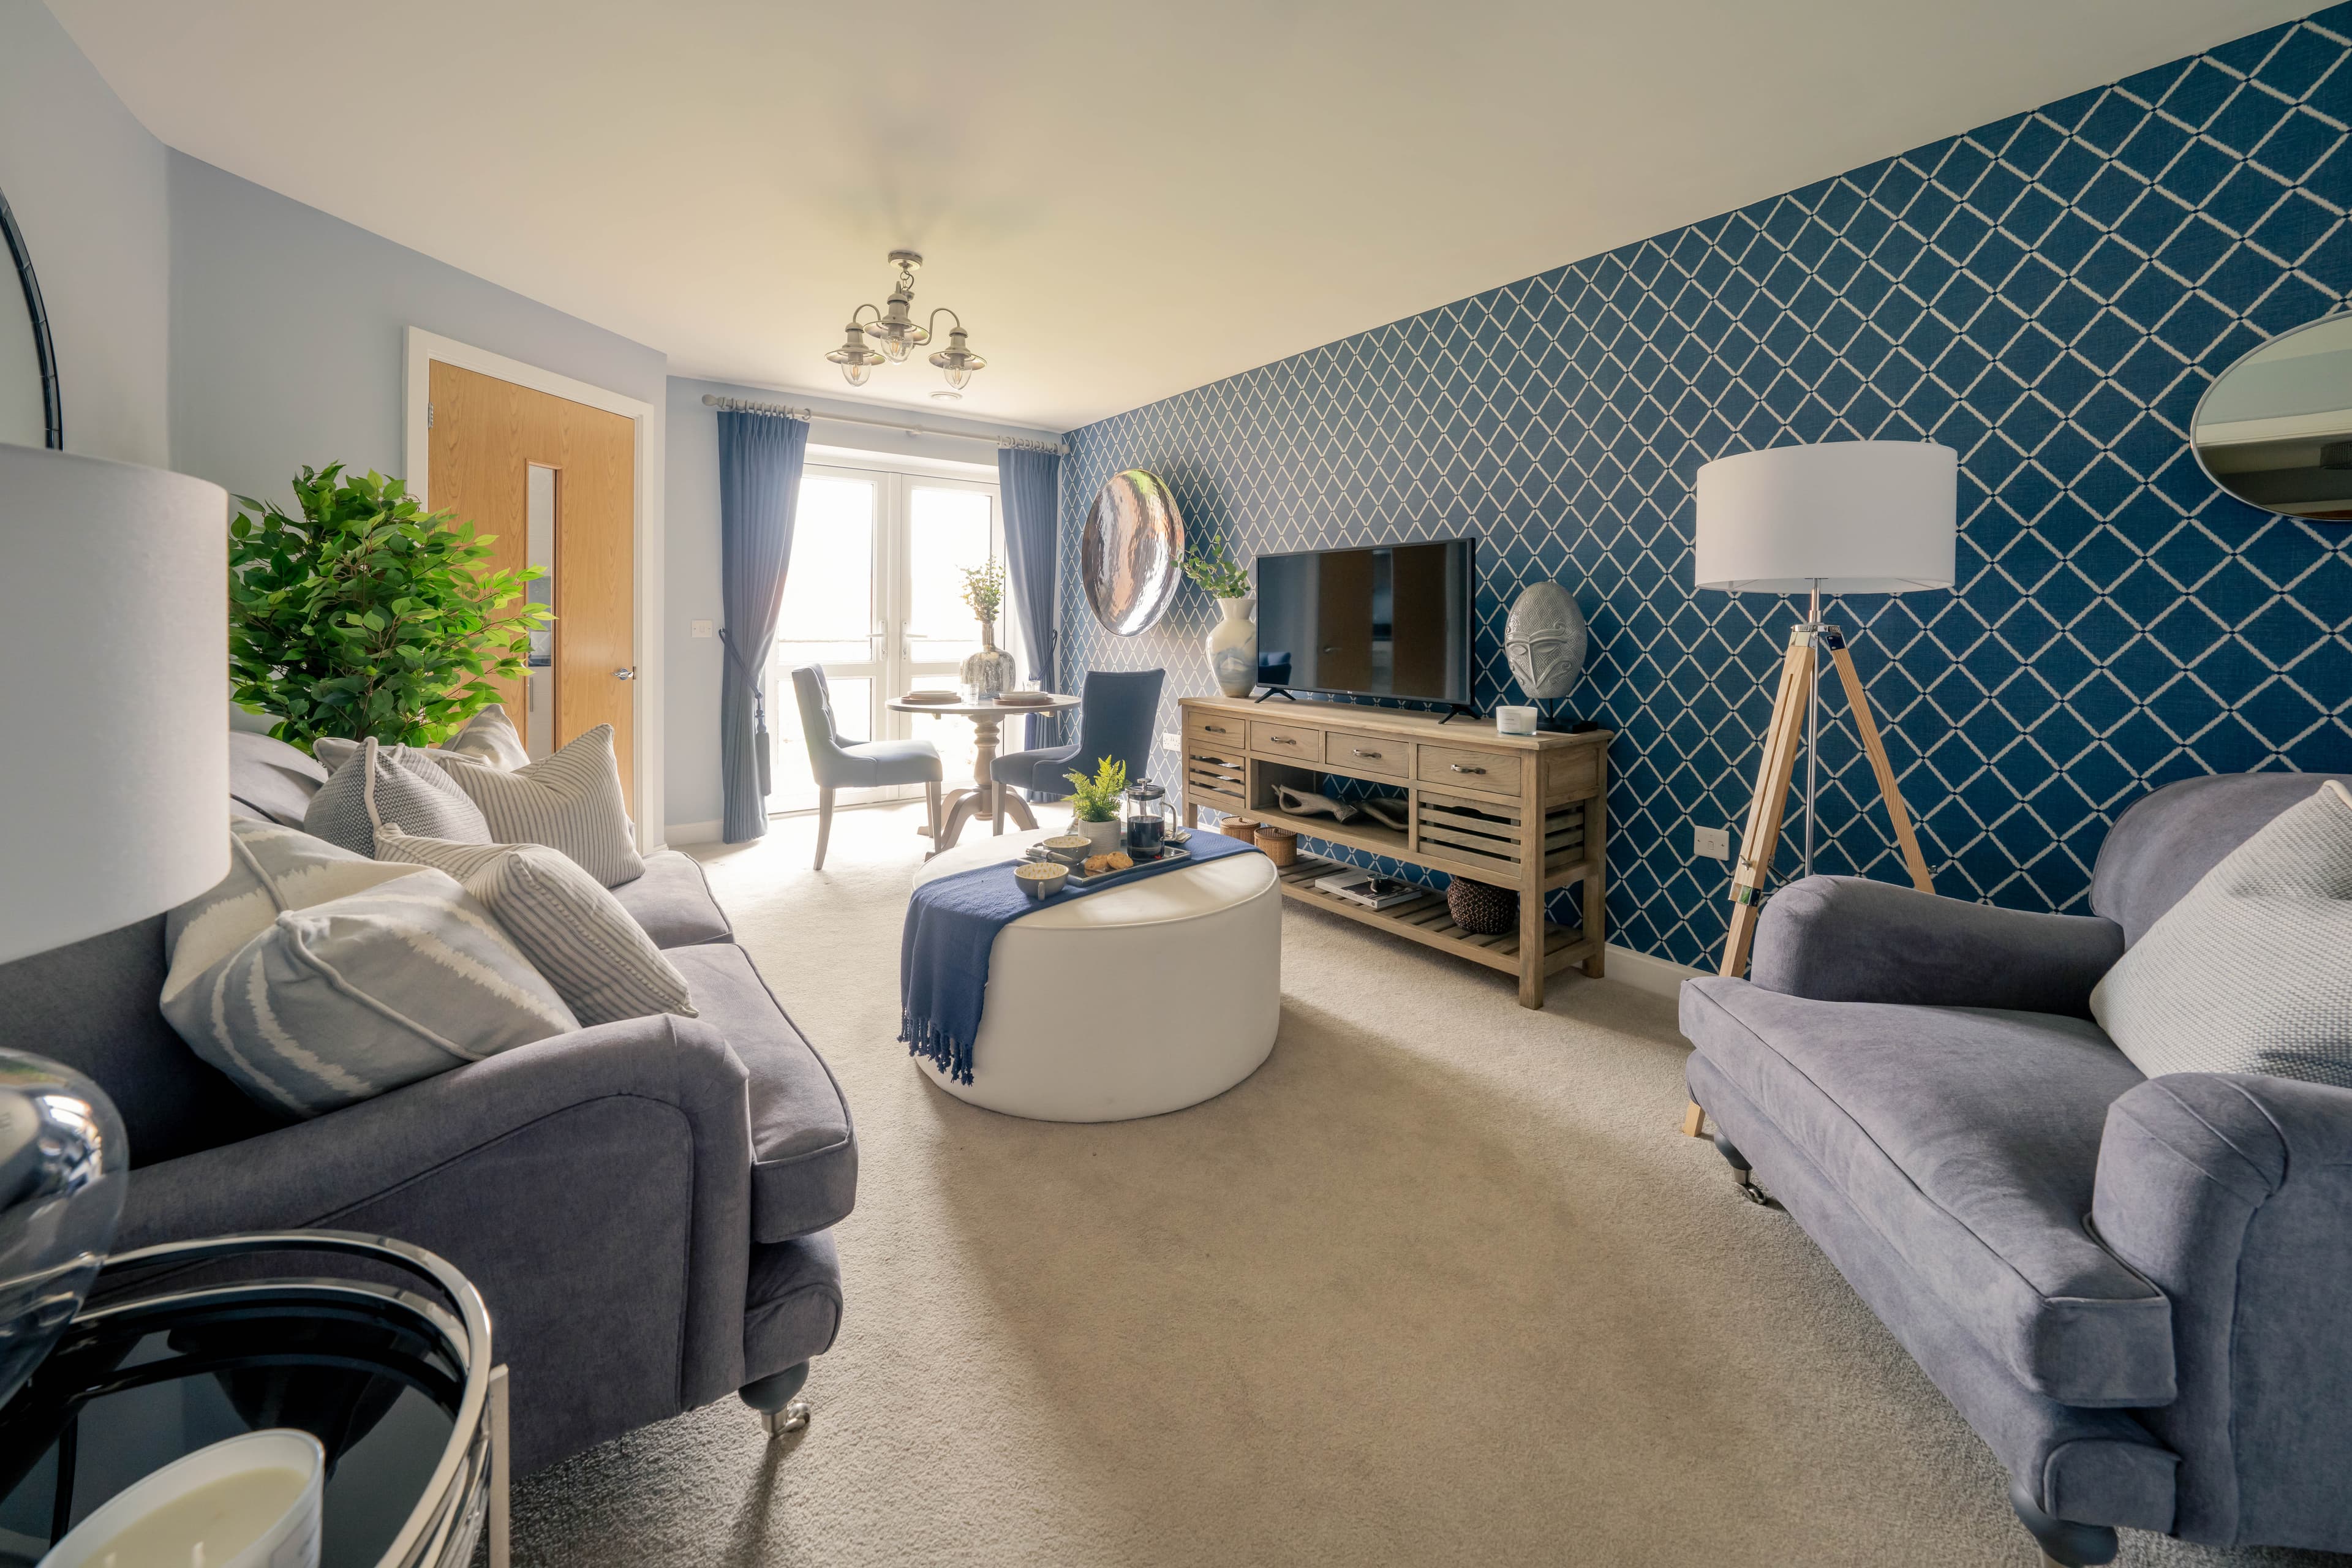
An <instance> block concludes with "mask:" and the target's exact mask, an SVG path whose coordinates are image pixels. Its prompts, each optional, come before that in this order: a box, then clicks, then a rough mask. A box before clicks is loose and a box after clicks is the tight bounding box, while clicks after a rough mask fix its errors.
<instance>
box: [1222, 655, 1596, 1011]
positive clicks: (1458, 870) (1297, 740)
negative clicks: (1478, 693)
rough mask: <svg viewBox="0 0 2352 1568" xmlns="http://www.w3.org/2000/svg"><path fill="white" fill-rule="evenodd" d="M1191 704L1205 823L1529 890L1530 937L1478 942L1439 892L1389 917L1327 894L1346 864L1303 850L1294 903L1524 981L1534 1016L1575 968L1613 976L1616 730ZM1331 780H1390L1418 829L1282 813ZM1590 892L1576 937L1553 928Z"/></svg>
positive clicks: (1524, 1000)
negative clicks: (1232, 820) (1610, 828)
mask: <svg viewBox="0 0 2352 1568" xmlns="http://www.w3.org/2000/svg"><path fill="white" fill-rule="evenodd" d="M1179 706H1180V707H1181V708H1182V709H1183V710H1184V821H1185V824H1186V826H1199V825H1200V821H1201V810H1202V807H1204V806H1205V807H1207V808H1209V809H1210V810H1212V811H1217V812H1222V813H1224V814H1225V815H1227V816H1249V817H1255V819H1256V820H1258V821H1260V822H1272V823H1278V824H1279V825H1281V826H1284V827H1287V828H1289V829H1291V830H1292V831H1293V832H1295V833H1297V834H1299V835H1300V836H1301V837H1309V838H1319V839H1322V840H1324V841H1325V842H1326V843H1330V844H1340V845H1345V846H1347V847H1349V848H1351V849H1363V850H1369V851H1370V852H1371V853H1372V854H1375V855H1385V856H1387V857H1388V858H1390V859H1392V860H1399V861H1402V862H1403V863H1404V864H1406V865H1408V866H1419V867H1423V868H1427V869H1429V870H1433V871H1444V872H1446V873H1448V874H1449V875H1453V876H1459V877H1468V878H1471V879H1474V880H1476V881H1481V882H1490V883H1493V884H1495V885H1496V886H1498V887H1506V888H1516V889H1518V893H1519V929H1518V930H1517V931H1516V932H1514V933H1508V934H1506V935H1502V936H1477V935H1474V934H1473V933H1471V932H1469V931H1464V930H1463V929H1462V928H1461V927H1459V926H1457V925H1455V924H1454V921H1453V919H1452V918H1451V917H1450V916H1449V915H1448V914H1447V912H1446V908H1445V899H1444V895H1442V894H1438V893H1426V894H1423V896H1422V897H1420V898H1417V899H1414V900H1412V901H1410V902H1408V903H1402V904H1394V905H1391V906H1390V907H1389V908H1387V909H1385V910H1368V909H1366V908H1364V907H1363V906H1362V905H1361V904H1355V903H1350V902H1349V901H1348V900H1345V899H1337V898H1333V897H1332V896H1331V895H1330V894H1328V893H1325V892H1321V891H1319V890H1318V889H1317V888H1316V886H1315V882H1316V879H1318V878H1321V877H1328V876H1329V875H1331V874H1332V873H1333V872H1334V871H1338V870H1342V869H1345V868H1343V867H1340V866H1338V865H1335V864H1334V863H1333V862H1331V861H1328V860H1320V859H1317V858H1314V857H1312V856H1308V855H1305V854H1302V855H1300V856H1299V858H1298V863H1297V865H1296V866H1291V867H1286V868H1284V870H1283V873H1282V891H1283V893H1284V895H1285V896H1286V897H1287V898H1293V899H1297V900H1299V901H1300V902H1301V903H1307V904H1313V905H1315V906H1316V907H1317V908H1318V909H1325V910H1330V911H1332V912H1333V913H1334V914H1341V915H1345V916H1347V917H1348V918H1349V920H1353V921H1363V922H1364V923H1365V924H1366V925H1369V926H1377V927H1379V928H1380V929H1381V930H1382V931H1394V932H1395V933H1396V934H1397V935H1399V936H1402V937H1407V938H1410V939H1411V940H1412V941H1414V942H1420V943H1422V944H1423V946H1426V947H1433V948H1435V949H1437V950H1438V951H1439V952H1451V953H1455V954H1458V955H1459V956H1461V957H1463V958H1466V959H1469V960H1471V961H1472V962H1473V963H1483V964H1485V965H1486V966H1487V967H1488V968H1490V969H1499V970H1502V971H1504V972H1505V973H1510V974H1516V975H1517V976H1518V980H1519V1005H1521V1006H1522V1007H1540V1006H1542V1005H1543V998H1544V977H1545V976H1546V975H1549V974H1557V973H1559V972H1560V971H1561V970H1563V969H1566V968H1568V967H1569V966H1570V965H1571V964H1581V965H1583V967H1584V973H1587V974H1590V975H1592V976H1594V977H1595V978H1598V977H1599V976H1600V974H1601V964H1602V962H1603V958H1602V953H1603V944H1604V943H1605V942H1606V941H1607V913H1606V906H1607V876H1606V868H1605V865H1604V862H1603V858H1602V856H1603V850H1604V848H1605V845H1606V835H1607V814H1606V806H1605V805H1604V802H1605V801H1606V799H1607V795H1608V788H1609V742H1610V740H1611V739H1612V735H1611V732H1610V731H1605V730H1601V731H1593V732H1592V733H1591V734H1585V735H1549V734H1546V735H1504V734H1498V733H1496V730H1495V726H1494V724H1493V723H1492V722H1491V721H1478V720H1467V721H1465V720H1458V719H1457V720H1454V721H1452V722H1441V721H1439V720H1438V718H1437V716H1436V715H1434V714H1432V713H1420V712H1412V711H1407V710H1401V709H1394V708H1371V707H1366V706H1363V705H1361V704H1357V703H1345V702H1281V701H1276V702H1268V703H1258V702H1253V701H1251V700H1249V699H1247V698H1241V697H1187V698H1185V699H1184V700H1182V701H1181V703H1180V704H1179ZM1323 774H1331V775H1334V776H1337V777H1340V778H1347V779H1355V780H1360V781H1362V782H1364V783H1367V784H1376V785H1386V786H1389V789H1388V791H1387V792H1384V793H1393V794H1394V795H1397V796H1398V797H1399V798H1400V799H1401V801H1402V804H1403V806H1404V815H1405V821H1406V823H1407V825H1408V826H1407V827H1406V828H1405V830H1404V831H1402V832H1399V831H1397V830H1396V829H1394V828H1390V827H1384V826H1381V824H1379V823H1377V822H1374V821H1372V820H1371V819H1370V817H1368V816H1359V817H1358V818H1356V820H1355V821H1353V822H1350V823H1348V824H1346V825H1345V826H1342V825H1341V824H1339V823H1336V822H1334V821H1332V820H1331V819H1330V818H1329V817H1328V816H1293V815H1291V814H1290V813H1287V812H1285V811H1283V810H1282V809H1281V808H1280V807H1279V806H1277V805H1276V797H1275V793H1274V792H1275V789H1276V786H1277V785H1288V786H1289V787H1291V788H1293V789H1304V790H1307V791H1309V792H1310V793H1311V792H1314V791H1317V790H1318V789H1320V788H1321V776H1320V775H1323ZM1578 882H1581V883H1583V884H1584V923H1583V924H1582V925H1581V926H1580V927H1576V928H1567V927H1561V926H1556V925H1554V924H1552V923H1551V922H1550V921H1548V920H1546V919H1545V918H1544V895H1545V894H1547V893H1549V892H1551V891H1552V890H1553V889H1559V888H1566V887H1570V886H1572V885H1573V884H1575V883H1578Z"/></svg>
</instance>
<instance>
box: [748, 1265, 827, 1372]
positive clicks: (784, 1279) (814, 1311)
mask: <svg viewBox="0 0 2352 1568" xmlns="http://www.w3.org/2000/svg"><path fill="white" fill-rule="evenodd" d="M840 1331H841V1258H840V1255H839V1254H837V1253H836V1252H835V1250H834V1246H833V1237H830V1236H828V1235H826V1234H825V1233H824V1232H822V1231H820V1232H818V1233H817V1234H815V1235H814V1236H803V1237H794V1238H793V1240H791V1241H777V1242H770V1243H768V1244H767V1245H765V1246H760V1247H752V1248H751V1274H750V1278H749V1279H748V1280H747V1281H746V1283H745V1288H744V1291H743V1380H744V1381H745V1382H746V1383H749V1382H751V1381H753V1380H755V1379H758V1378H762V1377H772V1376H773V1375H775V1374H776V1373H780V1372H782V1371H783V1370H784V1369H785V1368H786V1367H789V1366H798V1365H800V1363H803V1362H804V1361H806V1360H808V1358H809V1357H811V1356H813V1355H823V1354H824V1352H826V1351H829V1350H831V1349H832V1348H833V1339H834V1336H835V1334H837V1333H839V1332H840Z"/></svg>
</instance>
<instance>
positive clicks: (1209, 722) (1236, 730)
mask: <svg viewBox="0 0 2352 1568" xmlns="http://www.w3.org/2000/svg"><path fill="white" fill-rule="evenodd" d="M1246 728H1247V726H1246V725H1245V724H1244V722H1243V721H1241V720H1239V719H1236V718H1234V716H1233V715H1231V714H1229V713H1196V712H1193V711H1192V710H1189V709H1188V710H1186V711H1185V714H1184V733H1186V734H1187V735H1196V736H1201V737H1202V738H1204V739H1207V740H1211V741H1214V742H1218V743H1219V744H1221V745H1226V746H1241V745H1244V744H1246V743H1247V737H1246V736H1245V735H1244V733H1243V731H1244V730H1245V729H1246Z"/></svg>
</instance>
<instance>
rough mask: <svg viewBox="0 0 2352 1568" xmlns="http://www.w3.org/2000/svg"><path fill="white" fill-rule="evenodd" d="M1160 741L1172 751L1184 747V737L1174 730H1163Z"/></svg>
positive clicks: (1180, 749) (1178, 750)
mask: <svg viewBox="0 0 2352 1568" xmlns="http://www.w3.org/2000/svg"><path fill="white" fill-rule="evenodd" d="M1160 744H1161V745H1163V746H1165V747H1167V748H1168V749H1169V750H1170V751H1171V752H1181V751H1182V750H1183V749H1184V737H1183V736H1181V735H1180V734H1178V733H1177V732H1176V731H1173V730H1162V731H1160Z"/></svg>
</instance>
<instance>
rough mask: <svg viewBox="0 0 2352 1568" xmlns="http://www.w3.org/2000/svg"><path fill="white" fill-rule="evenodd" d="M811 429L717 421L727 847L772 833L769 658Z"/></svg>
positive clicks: (728, 418) (797, 424)
mask: <svg viewBox="0 0 2352 1568" xmlns="http://www.w3.org/2000/svg"><path fill="white" fill-rule="evenodd" d="M808 433H809V427H808V422H807V421H806V420H804V419H782V418H779V417H777V416H774V415H772V414H739V413H736V412H734V411H732V410H728V411H723V412H721V413H720V415H719V605H720V607H721V608H722V609H723V610H724V611H725V612H726V616H727V624H726V626H724V627H723V628H722V629H721V630H720V631H719V637H721V638H723V639H724V643H725V647H726V650H727V665H726V668H725V670H724V671H723V672H722V673H721V674H720V676H719V782H720V784H721V785H722V786H723V787H724V789H725V791H726V825H725V830H724V832H725V837H726V839H727V842H728V843H730V844H741V843H744V842H746V841H747V840H750V839H753V838H758V837H761V836H762V835H764V834H765V833H766V832H767V831H768V785H769V761H768V717H767V692H766V691H765V689H764V683H765V680H766V677H767V668H768V649H769V647H770V645H771V644H772V643H773V642H774V641H775V638H776V612H777V610H778V609H779V608H780V607H781V606H782V604H783V602H784V571H785V568H786V567H788V566H790V565H791V564H792V559H793V513H794V512H795V511H797V510H799V506H800V495H801V464H802V461H803V459H804V458H806V457H807V456H808Z"/></svg>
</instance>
